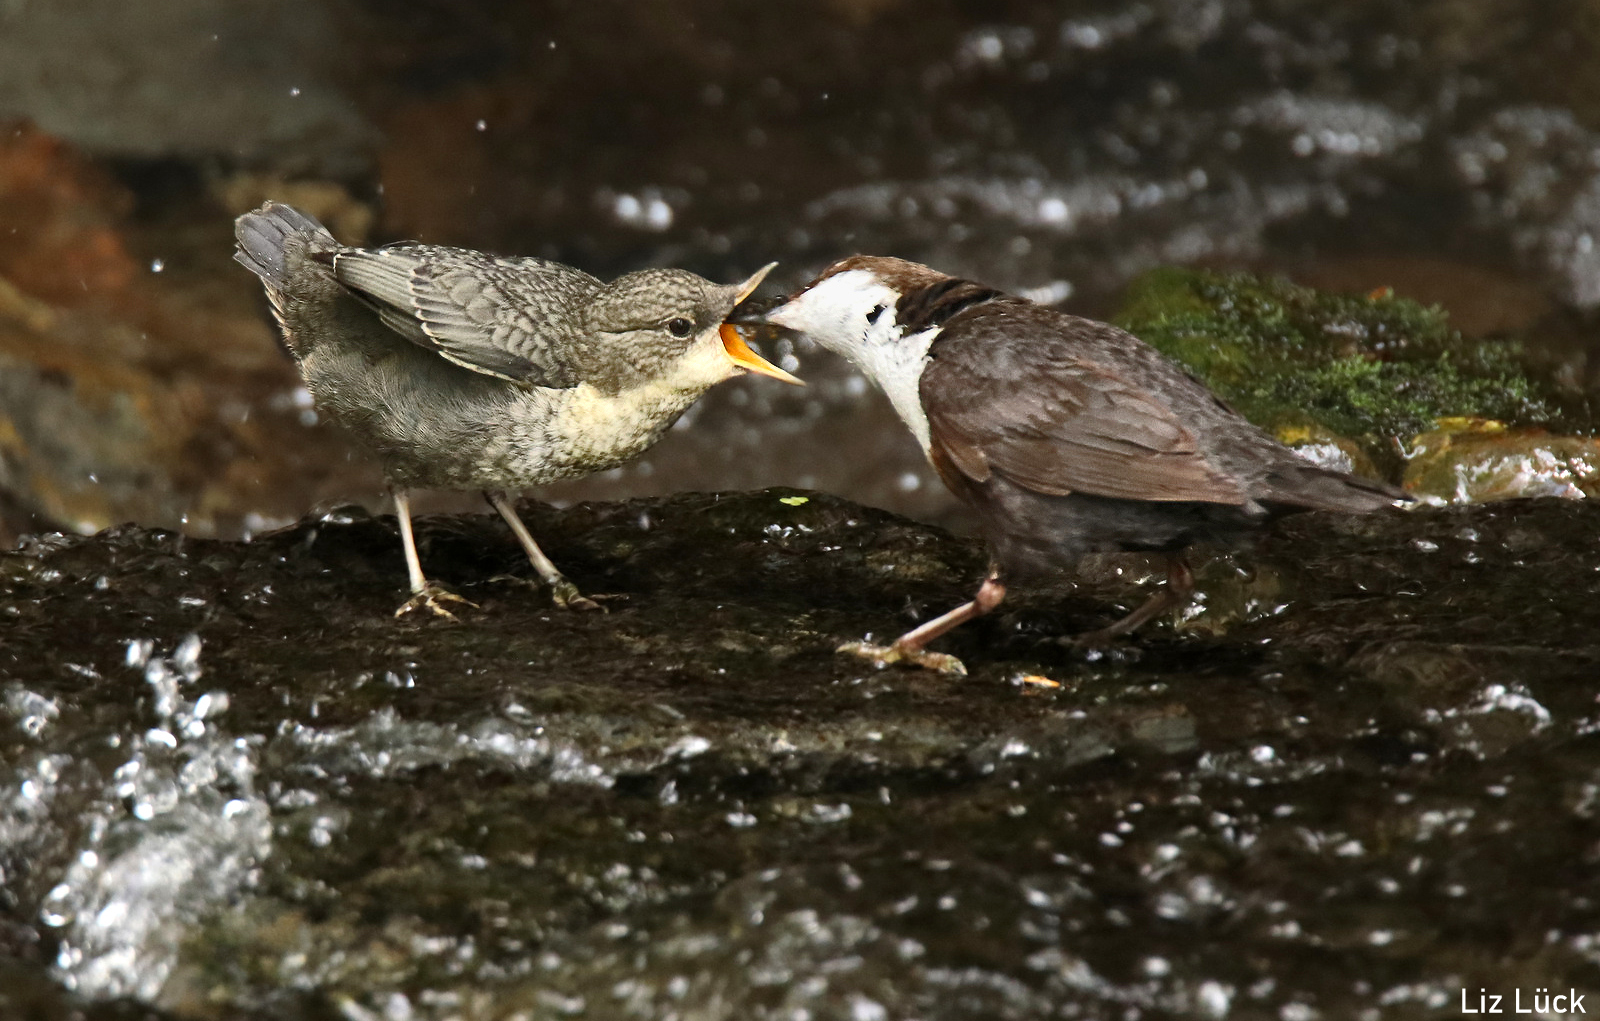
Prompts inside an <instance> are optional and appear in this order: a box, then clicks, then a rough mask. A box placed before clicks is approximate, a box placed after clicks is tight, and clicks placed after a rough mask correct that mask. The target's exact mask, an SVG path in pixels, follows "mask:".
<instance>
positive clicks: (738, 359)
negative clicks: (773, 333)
mask: <svg viewBox="0 0 1600 1021" xmlns="http://www.w3.org/2000/svg"><path fill="white" fill-rule="evenodd" d="M717 333H718V335H719V336H721V337H722V349H723V350H724V351H726V352H728V359H729V360H730V361H732V362H733V364H735V365H737V366H739V368H741V369H745V370H747V371H749V372H759V373H761V374H762V375H763V376H771V377H772V378H773V379H781V380H783V381H784V382H785V383H793V384H794V385H795V386H805V385H806V381H805V380H803V379H801V378H799V377H798V376H791V375H789V373H787V372H784V371H783V370H782V369H780V368H778V367H777V366H776V365H774V364H772V363H771V362H769V361H767V360H766V359H765V358H763V357H761V356H760V355H758V354H756V353H755V352H754V351H752V350H751V349H750V345H749V344H746V343H745V342H744V338H743V337H741V336H739V330H738V329H737V328H736V327H735V326H733V324H731V323H723V324H722V325H721V326H719V327H718V328H717Z"/></svg>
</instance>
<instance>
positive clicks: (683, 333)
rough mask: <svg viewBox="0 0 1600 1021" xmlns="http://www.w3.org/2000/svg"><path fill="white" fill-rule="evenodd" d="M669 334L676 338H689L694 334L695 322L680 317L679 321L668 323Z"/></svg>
mask: <svg viewBox="0 0 1600 1021" xmlns="http://www.w3.org/2000/svg"><path fill="white" fill-rule="evenodd" d="M667 332H668V333H670V334H672V335H673V336H674V337H679V338H682V337H687V336H688V335H689V334H691V333H693V332H694V322H693V321H691V320H688V319H685V318H683V317H682V316H679V317H678V318H677V319H674V320H672V321H671V322H669V323H667Z"/></svg>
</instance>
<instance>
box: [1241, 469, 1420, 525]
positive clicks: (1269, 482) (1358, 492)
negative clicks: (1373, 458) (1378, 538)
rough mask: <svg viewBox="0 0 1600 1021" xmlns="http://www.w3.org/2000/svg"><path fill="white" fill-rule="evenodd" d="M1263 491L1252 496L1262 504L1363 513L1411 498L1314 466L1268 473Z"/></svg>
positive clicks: (1385, 485)
mask: <svg viewBox="0 0 1600 1021" xmlns="http://www.w3.org/2000/svg"><path fill="white" fill-rule="evenodd" d="M1265 481H1266V486H1265V489H1266V492H1264V493H1260V494H1257V495H1256V499H1258V500H1260V501H1261V502H1263V503H1275V504H1278V505H1280V506H1284V507H1303V508H1305V509H1306V510H1331V511H1345V512H1347V513H1353V514H1364V513H1366V512H1368V511H1375V510H1378V509H1379V508H1381V507H1388V506H1391V505H1393V504H1394V503H1395V502H1396V501H1404V502H1407V503H1409V502H1411V499H1412V497H1411V496H1410V495H1409V494H1407V493H1406V492H1404V491H1403V490H1399V489H1396V488H1395V487H1393V486H1391V485H1389V484H1388V483H1386V482H1378V481H1376V480H1375V479H1367V478H1362V477H1361V476H1359V475H1348V474H1346V473H1344V472H1340V471H1332V470H1329V469H1327V468H1322V467H1319V466H1317V465H1314V464H1309V463H1307V464H1284V465H1281V466H1279V468H1278V470H1276V471H1273V472H1270V473H1268V475H1267V477H1266V480H1265Z"/></svg>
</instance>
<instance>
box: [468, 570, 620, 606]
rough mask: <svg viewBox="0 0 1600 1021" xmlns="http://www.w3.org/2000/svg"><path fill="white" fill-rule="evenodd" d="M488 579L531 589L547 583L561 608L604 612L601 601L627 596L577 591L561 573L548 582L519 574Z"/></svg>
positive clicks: (499, 575)
mask: <svg viewBox="0 0 1600 1021" xmlns="http://www.w3.org/2000/svg"><path fill="white" fill-rule="evenodd" d="M489 580H490V581H491V582H506V583H508V584H511V585H523V586H526V587H527V588H531V589H540V588H544V587H545V585H546V584H548V585H549V586H550V599H551V601H552V602H554V603H555V604H556V606H557V607H559V608H561V609H563V610H598V611H600V612H601V613H605V612H606V608H605V607H604V606H601V605H600V603H601V602H602V601H608V600H612V599H626V598H628V596H627V594H626V593H620V592H619V593H614V594H613V593H605V594H599V595H593V596H586V595H584V594H583V593H582V592H579V591H578V586H576V585H574V584H573V583H572V582H570V581H568V580H567V579H566V577H565V576H562V575H557V577H556V580H555V581H553V582H548V583H547V582H545V581H544V580H543V579H537V580H536V579H533V578H524V577H522V576H521V575H519V574H497V575H495V576H494V577H493V578H490V579H489Z"/></svg>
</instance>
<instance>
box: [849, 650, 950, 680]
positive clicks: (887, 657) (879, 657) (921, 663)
mask: <svg viewBox="0 0 1600 1021" xmlns="http://www.w3.org/2000/svg"><path fill="white" fill-rule="evenodd" d="M834 651H835V652H837V653H839V654H840V655H844V656H854V657H856V658H857V659H864V660H866V661H867V662H868V663H871V664H872V665H873V666H875V667H878V668H879V669H882V668H884V667H888V666H897V665H898V666H909V667H921V668H923V669H924V670H934V671H937V672H939V673H941V674H950V675H952V676H955V677H965V676H966V675H967V668H966V666H965V665H964V664H963V663H962V662H961V661H960V660H959V659H956V658H955V657H954V656H951V655H949V654H948V653H943V652H929V651H928V650H927V649H907V648H904V647H902V646H899V645H872V644H870V643H868V642H846V643H845V644H843V645H841V646H839V648H838V649H836V650H834Z"/></svg>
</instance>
